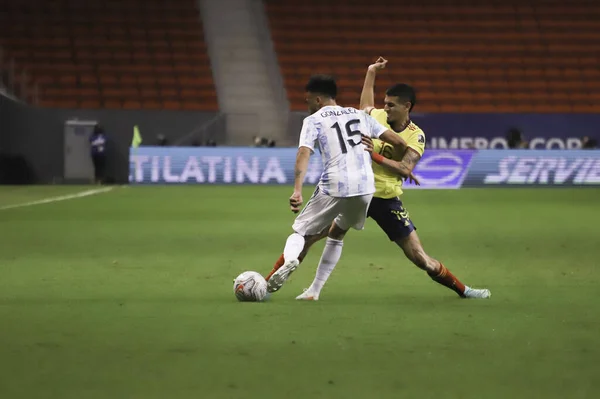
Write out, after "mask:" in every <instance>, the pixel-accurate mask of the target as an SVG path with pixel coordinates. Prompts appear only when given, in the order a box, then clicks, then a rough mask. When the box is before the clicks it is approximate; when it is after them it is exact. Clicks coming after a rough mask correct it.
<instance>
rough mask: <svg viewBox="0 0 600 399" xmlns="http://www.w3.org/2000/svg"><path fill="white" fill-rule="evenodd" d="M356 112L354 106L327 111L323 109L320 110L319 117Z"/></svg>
mask: <svg viewBox="0 0 600 399" xmlns="http://www.w3.org/2000/svg"><path fill="white" fill-rule="evenodd" d="M357 112H358V110H357V109H356V108H341V109H340V108H338V109H334V110H327V111H323V112H321V114H320V115H321V117H322V118H329V117H331V116H342V115H351V114H356V113H357Z"/></svg>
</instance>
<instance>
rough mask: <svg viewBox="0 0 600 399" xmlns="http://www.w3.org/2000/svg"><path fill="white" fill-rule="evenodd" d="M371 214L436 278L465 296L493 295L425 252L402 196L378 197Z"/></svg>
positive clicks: (408, 254)
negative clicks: (467, 283)
mask: <svg viewBox="0 0 600 399" xmlns="http://www.w3.org/2000/svg"><path fill="white" fill-rule="evenodd" d="M369 216H371V217H372V218H373V220H375V221H376V222H377V224H378V225H379V227H381V229H382V230H383V231H384V232H385V233H386V234H387V236H388V238H389V239H390V241H394V242H395V243H396V244H397V245H398V246H399V247H400V248H401V249H402V250H403V251H404V254H405V255H406V257H407V258H408V259H409V260H410V261H411V262H412V263H414V264H415V265H416V266H417V267H419V268H420V269H422V270H424V271H426V272H427V274H428V275H429V276H430V277H431V279H432V280H433V281H435V282H437V283H439V284H441V285H443V286H445V287H448V288H450V289H452V290H454V291H455V292H456V293H457V294H458V295H460V296H461V297H478V298H487V297H489V295H490V293H489V291H488V290H472V289H471V288H469V287H467V286H465V285H464V284H463V283H461V282H460V280H458V279H457V278H456V277H455V276H454V275H453V274H452V273H451V272H450V271H449V270H448V269H447V268H446V267H445V266H444V265H443V264H442V263H441V262H440V261H438V260H437V259H434V258H432V257H430V256H429V255H428V254H427V253H426V252H425V250H424V249H423V245H421V241H420V240H419V236H418V235H417V232H416V230H417V228H416V227H415V226H414V224H413V222H412V221H411V220H410V216H409V214H408V211H407V210H406V209H404V206H403V205H402V201H400V199H399V198H390V199H382V198H374V199H373V201H372V202H371V207H370V209H369Z"/></svg>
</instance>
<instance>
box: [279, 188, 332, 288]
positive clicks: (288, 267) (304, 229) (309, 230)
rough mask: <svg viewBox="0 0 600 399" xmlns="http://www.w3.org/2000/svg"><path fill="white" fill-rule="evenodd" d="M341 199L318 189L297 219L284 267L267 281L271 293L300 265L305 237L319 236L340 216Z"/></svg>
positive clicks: (287, 243) (284, 256)
mask: <svg viewBox="0 0 600 399" xmlns="http://www.w3.org/2000/svg"><path fill="white" fill-rule="evenodd" d="M339 209H340V202H339V198H334V197H330V196H328V195H325V194H323V193H321V192H319V190H318V189H317V190H316V191H315V194H313V196H312V197H311V199H310V200H309V201H308V202H307V203H306V206H305V207H304V209H302V212H300V214H299V215H298V217H296V220H295V221H294V224H293V226H292V229H293V230H294V233H293V234H291V235H290V236H289V237H288V239H287V241H286V244H285V248H284V250H283V262H284V263H283V265H281V267H279V268H278V269H277V270H276V271H275V273H273V274H272V275H271V276H270V278H269V280H268V281H267V283H268V285H267V290H268V291H269V292H275V291H278V290H279V289H280V288H281V286H283V284H284V283H285V282H286V280H287V279H288V277H289V276H290V274H291V273H292V272H294V270H296V268H297V267H298V265H299V264H300V261H299V257H300V254H301V253H302V251H303V250H304V248H305V244H306V240H305V237H311V236H315V235H317V236H318V235H319V234H320V233H321V232H322V231H323V230H325V229H326V228H327V227H329V226H330V225H331V222H332V220H333V219H334V218H335V216H336V215H338V214H339Z"/></svg>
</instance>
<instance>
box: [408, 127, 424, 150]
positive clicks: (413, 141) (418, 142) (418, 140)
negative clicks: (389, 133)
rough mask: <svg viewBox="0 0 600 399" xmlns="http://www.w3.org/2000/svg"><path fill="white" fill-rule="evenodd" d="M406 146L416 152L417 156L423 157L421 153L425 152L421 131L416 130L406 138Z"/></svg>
mask: <svg viewBox="0 0 600 399" xmlns="http://www.w3.org/2000/svg"><path fill="white" fill-rule="evenodd" d="M406 145H407V146H408V147H409V148H412V149H413V150H415V151H416V152H418V153H419V155H421V156H423V153H424V152H425V133H423V131H422V130H421V129H417V130H416V131H415V132H414V133H413V134H411V135H410V136H409V137H408V139H407V140H406Z"/></svg>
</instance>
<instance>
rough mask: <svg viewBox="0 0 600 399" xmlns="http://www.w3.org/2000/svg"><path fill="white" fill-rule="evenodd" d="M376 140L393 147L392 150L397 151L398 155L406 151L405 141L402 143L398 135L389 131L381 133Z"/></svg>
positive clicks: (402, 140)
mask: <svg viewBox="0 0 600 399" xmlns="http://www.w3.org/2000/svg"><path fill="white" fill-rule="evenodd" d="M378 138H379V140H382V141H385V142H386V143H388V144H391V145H393V146H394V149H395V150H396V151H398V153H399V154H402V153H404V151H406V149H407V148H408V145H407V144H406V141H404V139H403V138H402V137H400V135H398V134H396V133H394V132H393V131H391V130H389V129H388V130H386V131H385V132H383V134H382V135H381V136H379V137H378Z"/></svg>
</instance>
